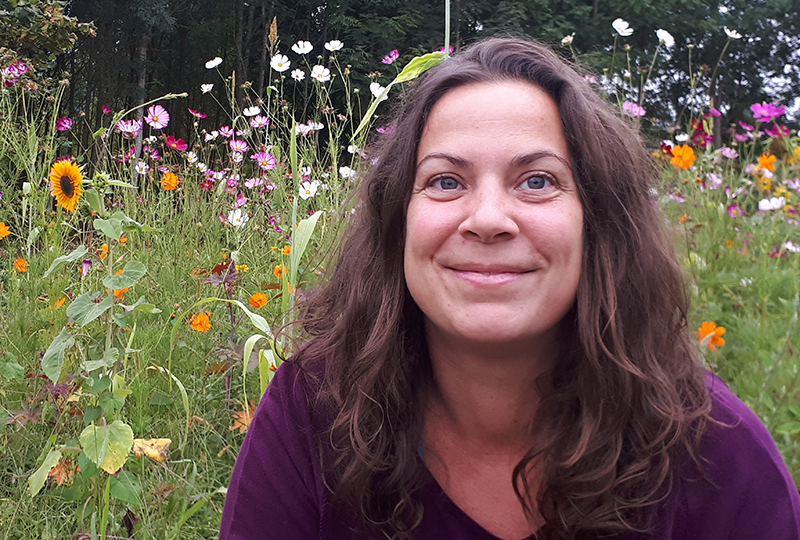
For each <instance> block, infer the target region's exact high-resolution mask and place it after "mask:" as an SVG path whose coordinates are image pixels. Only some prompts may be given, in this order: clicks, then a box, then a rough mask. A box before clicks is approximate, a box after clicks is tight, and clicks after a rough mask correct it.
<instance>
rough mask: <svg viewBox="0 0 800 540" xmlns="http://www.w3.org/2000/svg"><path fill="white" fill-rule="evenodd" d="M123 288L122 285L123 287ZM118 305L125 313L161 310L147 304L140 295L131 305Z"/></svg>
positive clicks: (157, 311)
mask: <svg viewBox="0 0 800 540" xmlns="http://www.w3.org/2000/svg"><path fill="white" fill-rule="evenodd" d="M123 288H124V287H123ZM120 307H121V308H122V309H123V310H125V315H127V314H128V313H131V312H132V311H140V312H142V313H161V310H160V309H158V308H157V307H156V306H155V305H153V304H148V303H146V302H145V300H144V296H140V297H139V299H138V300H137V301H136V303H135V304H133V305H130V306H128V305H125V304H120Z"/></svg>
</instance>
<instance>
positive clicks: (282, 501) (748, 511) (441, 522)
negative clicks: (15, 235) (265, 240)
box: [220, 363, 800, 540]
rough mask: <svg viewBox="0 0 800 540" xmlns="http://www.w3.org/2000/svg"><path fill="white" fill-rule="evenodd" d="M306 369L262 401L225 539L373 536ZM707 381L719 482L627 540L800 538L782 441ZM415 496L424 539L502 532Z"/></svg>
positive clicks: (231, 496)
mask: <svg viewBox="0 0 800 540" xmlns="http://www.w3.org/2000/svg"><path fill="white" fill-rule="evenodd" d="M299 374H300V371H299V369H298V367H297V366H296V365H294V364H291V363H285V364H283V365H282V366H281V367H280V368H279V369H278V372H277V374H276V375H275V377H274V379H273V380H272V382H271V383H270V385H269V389H268V390H267V392H266V394H265V395H264V398H263V399H262V400H261V403H260V404H259V406H258V410H257V412H256V414H255V417H254V419H253V423H252V425H251V426H250V430H249V431H248V433H247V437H246V438H245V440H244V444H243V445H242V449H241V451H240V453H239V458H238V459H237V460H236V465H235V467H234V469H233V475H232V477H231V483H230V487H229V488H228V495H227V498H226V500H225V508H224V510H223V513H222V528H221V530H220V539H221V540H255V539H275V540H279V539H280V540H283V539H292V540H294V539H303V540H311V539H315V538H318V539H319V540H348V539H349V540H357V539H364V538H366V537H365V536H362V535H359V534H357V533H355V532H353V528H354V524H355V520H354V517H353V516H352V515H350V516H348V515H343V513H342V512H334V511H332V509H331V507H330V493H329V491H328V489H327V488H326V487H325V485H324V484H323V481H322V472H321V469H320V463H319V454H318V448H319V447H318V444H317V440H316V438H315V435H314V433H315V430H314V428H313V427H312V424H311V420H310V417H309V413H308V403H309V398H308V395H307V390H306V387H305V384H304V383H303V377H302V376H298V375H299ZM707 382H708V386H709V389H710V392H711V398H712V402H713V411H712V417H713V418H714V419H716V420H718V421H720V422H722V423H723V424H725V425H727V426H733V427H724V426H718V425H715V424H712V425H710V426H709V428H708V430H707V432H706V435H705V437H704V439H703V443H702V456H703V457H704V458H705V459H706V460H707V461H708V464H707V465H706V466H705V472H706V474H707V475H708V477H709V478H710V479H711V480H712V481H713V482H714V484H716V487H714V486H712V485H711V484H710V483H709V482H707V481H706V480H703V479H702V478H697V479H695V480H689V479H686V478H679V479H678V480H677V481H676V484H675V488H674V489H673V492H672V494H671V495H670V497H669V498H668V499H667V501H666V502H665V503H664V504H663V506H662V507H661V508H662V510H661V511H659V515H658V522H657V524H656V527H655V531H654V532H653V533H652V534H649V535H644V536H643V535H628V536H625V537H624V540H633V539H636V540H690V539H692V540H693V539H700V538H702V539H703V540H754V539H759V538H764V539H770V540H773V539H774V540H778V539H780V540H800V497H799V496H798V491H797V488H796V487H795V484H794V482H793V480H792V477H791V475H790V474H789V470H788V468H787V467H786V464H785V462H784V461H783V457H782V456H781V454H780V452H779V451H778V448H777V446H776V445H775V442H774V441H773V439H772V437H771V436H770V434H769V432H768V431H767V429H766V428H765V427H764V425H763V424H762V423H761V420H759V418H758V417H757V416H756V415H755V413H753V412H752V411H751V410H750V409H749V408H748V407H747V406H746V405H745V404H744V403H743V402H742V401H741V400H739V398H737V397H736V396H735V395H734V394H733V393H732V392H731V391H730V389H728V387H727V386H725V384H724V383H723V382H722V381H721V380H720V379H719V378H717V377H716V376H714V375H711V374H709V376H708V377H707ZM429 476H430V479H431V480H433V477H432V476H431V475H429ZM417 497H418V499H419V500H420V501H421V502H422V504H423V506H424V515H423V520H422V523H421V524H420V526H419V528H418V529H417V530H416V534H415V538H416V539H417V540H447V539H454V540H456V539H457V540H498V538H497V537H496V536H494V535H492V534H490V533H489V532H487V531H486V530H485V529H483V528H482V527H481V526H480V525H478V524H477V523H476V522H475V521H474V520H472V518H470V517H469V516H468V515H466V514H465V513H464V512H463V511H462V510H461V509H460V508H459V507H458V506H456V504H455V503H453V501H451V500H450V499H449V498H448V497H447V495H446V494H445V493H444V492H443V491H442V489H441V487H440V486H439V485H438V484H437V483H436V482H435V481H430V482H427V483H426V485H425V487H424V488H422V489H421V490H420V491H419V492H418V493H417ZM531 538H533V537H531ZM620 540H623V539H622V538H621V539H620Z"/></svg>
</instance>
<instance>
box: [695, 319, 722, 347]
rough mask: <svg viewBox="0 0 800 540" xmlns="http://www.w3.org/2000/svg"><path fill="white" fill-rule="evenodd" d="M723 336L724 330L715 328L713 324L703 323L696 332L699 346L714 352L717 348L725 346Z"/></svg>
mask: <svg viewBox="0 0 800 540" xmlns="http://www.w3.org/2000/svg"><path fill="white" fill-rule="evenodd" d="M723 335H725V328H723V327H722V326H717V323H715V322H709V321H703V324H702V326H700V328H699V329H698V330H697V337H698V338H700V345H701V346H705V347H708V350H709V351H715V350H716V349H717V347H722V346H723V345H725V340H724V339H723V338H722V336H723Z"/></svg>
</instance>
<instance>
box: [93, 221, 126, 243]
mask: <svg viewBox="0 0 800 540" xmlns="http://www.w3.org/2000/svg"><path fill="white" fill-rule="evenodd" d="M94 228H95V229H96V230H98V231H100V232H102V233H103V234H104V235H106V236H107V237H109V238H113V239H114V240H119V237H120V236H122V220H120V219H116V218H114V217H111V218H109V219H102V218H96V219H95V220H94Z"/></svg>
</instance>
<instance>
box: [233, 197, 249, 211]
mask: <svg viewBox="0 0 800 540" xmlns="http://www.w3.org/2000/svg"><path fill="white" fill-rule="evenodd" d="M245 204H247V197H245V196H244V194H243V193H239V195H237V196H236V200H235V201H233V209H234V210H236V209H237V208H241V207H242V206H244V205H245Z"/></svg>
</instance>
